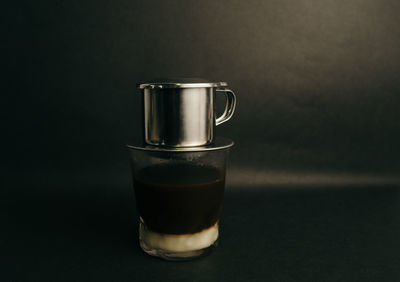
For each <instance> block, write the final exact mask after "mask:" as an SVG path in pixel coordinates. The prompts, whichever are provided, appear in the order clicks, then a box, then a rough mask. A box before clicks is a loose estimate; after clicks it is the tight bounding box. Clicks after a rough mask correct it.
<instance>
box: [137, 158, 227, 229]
mask: <svg viewBox="0 0 400 282" xmlns="http://www.w3.org/2000/svg"><path fill="white" fill-rule="evenodd" d="M224 186H225V177H224V174H223V173H221V172H220V171H218V170H217V169H215V168H212V167H204V166H196V165H187V164H183V165H155V166H151V167H147V168H144V169H142V170H141V171H139V173H138V174H137V175H136V177H135V178H134V188H135V196H136V204H137V207H138V211H139V214H140V216H141V217H142V218H143V220H144V222H145V223H146V225H147V227H148V228H149V229H150V230H153V231H156V232H159V233H167V234H188V233H196V232H199V231H202V230H203V229H206V228H208V227H211V226H212V225H214V224H215V223H216V222H217V221H218V219H219V216H220V213H221V206H222V199H223V194H224Z"/></svg>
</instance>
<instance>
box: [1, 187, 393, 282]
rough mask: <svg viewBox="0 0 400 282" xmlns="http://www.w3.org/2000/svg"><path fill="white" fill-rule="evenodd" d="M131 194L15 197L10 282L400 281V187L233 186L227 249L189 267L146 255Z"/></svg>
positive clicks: (127, 190) (6, 275)
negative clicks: (139, 234) (142, 248)
mask: <svg viewBox="0 0 400 282" xmlns="http://www.w3.org/2000/svg"><path fill="white" fill-rule="evenodd" d="M82 188H83V187H82ZM131 190H132V189H131V187H122V188H121V189H104V187H103V188H98V187H90V189H88V187H85V189H80V188H79V187H76V188H75V189H73V190H72V191H75V192H68V193H67V192H60V191H61V190H57V189H55V190H54V191H58V192H57V193H56V192H51V191H52V190H51V187H50V188H49V187H48V190H47V191H48V193H42V194H40V195H35V194H34V193H30V194H26V193H25V194H21V195H18V193H16V196H15V197H14V200H10V201H8V203H7V209H6V213H3V215H4V214H5V215H6V219H7V220H6V221H3V222H6V228H5V229H4V230H6V232H5V235H6V236H5V237H4V239H3V240H1V241H0V242H2V243H1V244H2V245H3V247H4V249H6V250H7V251H6V252H5V253H3V255H2V256H0V257H1V258H2V260H4V261H3V263H2V265H3V266H5V268H4V270H5V271H3V272H2V274H0V275H1V276H2V279H1V280H2V281H364V282H365V281H400V267H399V265H400V239H399V238H400V193H399V192H400V187H394V186H368V187H365V186H364V187H362V186H351V187H327V186H325V187H319V186H314V187H258V188H248V187H247V188H246V187H237V188H233V187H227V189H226V192H225V199H224V208H223V214H222V218H221V236H220V244H219V247H218V248H217V249H216V250H215V251H214V252H213V253H212V254H211V255H209V256H207V257H204V258H200V259H198V260H194V261H189V262H167V261H163V260H160V259H157V258H153V257H150V256H148V255H146V254H145V253H143V252H142V251H141V250H140V248H139V245H138V239H137V236H138V234H137V221H136V219H137V212H136V210H135V204H134V196H133V193H132V191H131ZM64 191H65V190H64ZM77 191H85V192H79V193H78V192H77ZM2 233H3V232H2ZM3 235H4V233H3ZM4 254H5V256H4Z"/></svg>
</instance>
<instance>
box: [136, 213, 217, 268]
mask: <svg viewBox="0 0 400 282" xmlns="http://www.w3.org/2000/svg"><path fill="white" fill-rule="evenodd" d="M139 242H140V247H141V248H142V250H143V251H144V252H145V253H147V254H149V255H151V256H155V257H159V258H162V259H165V260H169V261H186V260H191V259H195V258H199V257H203V256H206V255H208V254H209V253H211V252H212V250H214V249H215V248H216V247H217V245H218V223H217V224H215V225H214V226H212V227H210V228H209V229H206V230H204V231H202V232H200V233H195V234H193V235H190V234H188V235H170V234H160V233H156V232H153V231H150V230H149V229H147V227H146V225H145V224H144V222H143V221H142V219H141V220H140V226H139Z"/></svg>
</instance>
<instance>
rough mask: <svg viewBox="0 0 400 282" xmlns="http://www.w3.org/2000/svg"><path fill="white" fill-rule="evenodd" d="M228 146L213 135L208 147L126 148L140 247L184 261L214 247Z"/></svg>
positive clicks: (229, 141)
mask: <svg viewBox="0 0 400 282" xmlns="http://www.w3.org/2000/svg"><path fill="white" fill-rule="evenodd" d="M232 145H233V142H232V141H231V140H228V139H220V138H218V139H217V141H216V142H215V143H214V144H213V145H209V146H204V147H196V148H180V149H177V148H169V149H168V148H161V147H155V146H143V147H136V146H128V149H129V153H130V160H131V164H132V166H131V167H132V176H133V186H134V190H135V197H136V206H137V209H138V212H139V216H140V218H139V241H140V246H141V248H142V249H143V251H145V252H146V253H148V254H150V255H153V256H157V257H160V258H164V259H167V260H187V259H192V258H196V257H199V256H202V255H204V254H207V253H209V252H210V251H211V250H212V249H213V248H214V247H215V246H216V245H217V242H218V237H219V228H218V222H219V218H220V214H221V208H222V200H223V195H224V188H225V171H226V162H227V158H228V152H229V148H230V147H231V146H232Z"/></svg>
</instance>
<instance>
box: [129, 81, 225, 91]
mask: <svg viewBox="0 0 400 282" xmlns="http://www.w3.org/2000/svg"><path fill="white" fill-rule="evenodd" d="M226 86H228V83H226V82H222V81H221V82H213V81H209V80H206V79H202V78H162V79H155V80H151V81H148V82H140V83H138V84H137V87H138V88H139V89H164V88H210V87H226Z"/></svg>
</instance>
